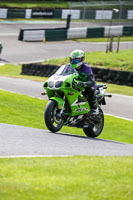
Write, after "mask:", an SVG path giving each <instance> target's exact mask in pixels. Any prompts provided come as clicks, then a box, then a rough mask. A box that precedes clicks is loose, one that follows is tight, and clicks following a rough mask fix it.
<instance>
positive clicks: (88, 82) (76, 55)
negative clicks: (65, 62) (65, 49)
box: [69, 50, 99, 115]
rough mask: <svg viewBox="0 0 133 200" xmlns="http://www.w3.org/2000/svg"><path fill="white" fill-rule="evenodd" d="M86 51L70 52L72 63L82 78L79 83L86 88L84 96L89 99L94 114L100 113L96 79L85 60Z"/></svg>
mask: <svg viewBox="0 0 133 200" xmlns="http://www.w3.org/2000/svg"><path fill="white" fill-rule="evenodd" d="M84 60H85V53H84V52H83V51H82V50H74V51H72V52H71V54H70V64H69V66H71V67H72V68H74V69H76V71H77V72H78V74H79V79H80V80H81V81H80V82H79V83H78V84H79V85H80V86H81V87H84V88H85V91H84V94H83V95H84V96H86V98H87V99H88V101H89V104H90V107H91V110H92V114H94V115H95V114H98V113H99V108H98V103H97V99H96V94H95V88H94V85H95V79H94V75H93V72H92V69H91V67H90V66H89V65H88V64H87V63H86V62H85V61H84Z"/></svg>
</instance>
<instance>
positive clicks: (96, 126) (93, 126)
mask: <svg viewBox="0 0 133 200" xmlns="http://www.w3.org/2000/svg"><path fill="white" fill-rule="evenodd" d="M98 117H100V120H99V122H95V123H94V122H93V123H92V122H90V121H88V125H89V126H88V127H87V128H86V127H85V128H83V131H84V133H85V134H86V135H87V136H88V137H93V138H94V137H98V136H99V135H100V134H101V132H102V130H103V127H104V114H103V111H102V109H101V108H100V109H99V115H98Z"/></svg>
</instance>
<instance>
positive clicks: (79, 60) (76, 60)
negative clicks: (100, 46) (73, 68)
mask: <svg viewBox="0 0 133 200" xmlns="http://www.w3.org/2000/svg"><path fill="white" fill-rule="evenodd" d="M81 61H82V60H81V58H71V61H70V63H71V64H72V65H73V64H78V63H80V62H81Z"/></svg>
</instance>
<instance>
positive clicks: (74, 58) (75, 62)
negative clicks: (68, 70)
mask: <svg viewBox="0 0 133 200" xmlns="http://www.w3.org/2000/svg"><path fill="white" fill-rule="evenodd" d="M84 59H85V53H84V52H83V51H81V50H74V51H72V53H71V54H70V65H71V67H72V68H74V69H80V67H81V66H82V64H83V62H84Z"/></svg>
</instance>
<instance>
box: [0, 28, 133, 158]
mask: <svg viewBox="0 0 133 200" xmlns="http://www.w3.org/2000/svg"><path fill="white" fill-rule="evenodd" d="M24 26H27V25H24V24H21V25H20V24H18V25H16V24H15V25H12V24H10V25H9V24H0V41H1V42H2V44H3V46H4V48H3V51H2V55H1V60H0V63H3V62H4V63H24V62H33V61H41V60H43V59H50V58H56V57H64V56H67V55H69V53H70V52H71V51H72V50H73V49H77V48H80V49H82V50H84V51H85V52H88V51H98V50H99V51H104V50H105V48H106V43H100V44H97V43H77V42H74V41H61V42H58V43H57V42H46V43H45V44H44V43H42V42H37V43H34V42H21V41H18V40H17V38H18V33H19V29H20V28H24ZM33 26H34V27H35V26H36V27H38V26H42V25H37V24H36V25H30V27H32V28H33ZM43 26H44V25H43ZM132 48H133V42H126V43H121V45H120V49H132ZM114 49H116V44H114ZM0 89H5V90H9V91H14V92H17V93H22V94H26V95H30V96H35V97H37V98H40V92H41V91H42V83H39V82H33V81H29V80H27V81H26V80H17V79H11V78H4V77H0ZM132 100H133V99H132V97H131V98H130V97H123V96H120V95H114V97H113V98H112V99H108V100H107V106H105V108H106V109H107V110H106V109H105V110H104V112H107V113H108V114H112V113H109V112H113V114H114V115H117V116H120V117H124V118H129V119H131V120H132V119H133V114H132V108H133V101H132ZM111 102H112V103H113V104H112V105H111ZM115 105H116V106H115ZM128 106H129V107H128ZM117 109H118V110H119V112H118V110H117ZM124 113H125V114H124ZM47 155H57V156H59V155H106V156H111V155H115V156H133V145H132V144H124V143H120V142H115V141H109V140H102V139H91V138H87V137H83V136H76V135H75V136H74V135H70V134H64V133H58V134H52V133H51V134H50V133H49V132H48V131H46V130H41V129H33V128H27V127H20V126H13V125H7V124H0V156H47Z"/></svg>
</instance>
